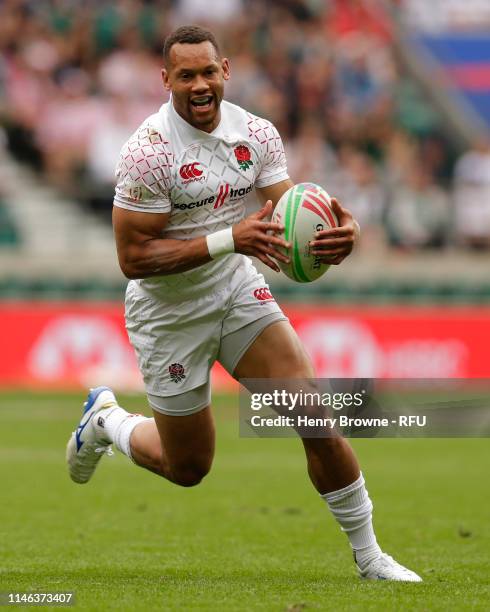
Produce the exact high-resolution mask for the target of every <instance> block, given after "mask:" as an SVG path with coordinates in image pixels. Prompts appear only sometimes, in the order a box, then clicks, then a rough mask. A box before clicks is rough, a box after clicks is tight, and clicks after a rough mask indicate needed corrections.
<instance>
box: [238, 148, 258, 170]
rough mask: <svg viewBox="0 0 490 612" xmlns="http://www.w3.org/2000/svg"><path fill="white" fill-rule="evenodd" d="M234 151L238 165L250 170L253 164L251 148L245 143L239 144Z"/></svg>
mask: <svg viewBox="0 0 490 612" xmlns="http://www.w3.org/2000/svg"><path fill="white" fill-rule="evenodd" d="M233 151H234V153H235V157H236V159H237V162H238V165H239V166H240V168H241V169H242V170H248V169H249V168H250V166H253V161H252V160H251V154H250V149H249V148H248V147H246V146H245V145H238V147H235V148H234V150H233Z"/></svg>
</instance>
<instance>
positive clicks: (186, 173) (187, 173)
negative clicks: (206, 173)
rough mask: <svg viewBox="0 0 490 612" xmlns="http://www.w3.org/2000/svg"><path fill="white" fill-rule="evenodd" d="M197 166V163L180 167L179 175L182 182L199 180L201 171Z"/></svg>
mask: <svg viewBox="0 0 490 612" xmlns="http://www.w3.org/2000/svg"><path fill="white" fill-rule="evenodd" d="M199 166H200V164H199V162H194V163H193V164H185V166H181V168H180V170H179V174H180V176H181V177H182V178H183V179H184V180H188V179H193V178H199V177H200V176H202V170H200V169H199Z"/></svg>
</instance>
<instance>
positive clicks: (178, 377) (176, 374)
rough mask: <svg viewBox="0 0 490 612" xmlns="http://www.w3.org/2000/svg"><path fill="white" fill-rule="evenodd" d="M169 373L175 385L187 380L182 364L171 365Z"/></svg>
mask: <svg viewBox="0 0 490 612" xmlns="http://www.w3.org/2000/svg"><path fill="white" fill-rule="evenodd" d="M168 373H169V374H170V378H171V379H172V380H173V381H174V383H178V382H181V381H182V380H184V378H185V370H184V366H183V365H181V364H180V363H173V364H172V365H169V366H168Z"/></svg>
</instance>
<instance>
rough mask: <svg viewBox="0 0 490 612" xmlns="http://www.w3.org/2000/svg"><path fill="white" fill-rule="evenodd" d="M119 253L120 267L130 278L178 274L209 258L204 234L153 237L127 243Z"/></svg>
mask: <svg viewBox="0 0 490 612" xmlns="http://www.w3.org/2000/svg"><path fill="white" fill-rule="evenodd" d="M121 251H122V252H121ZM118 255H119V265H120V267H121V270H122V271H123V274H124V275H125V276H126V277H127V278H130V279H136V278H148V277H151V276H164V275H166V274H177V273H179V272H185V271H187V270H191V269H192V268H197V267H198V266H201V265H203V264H205V263H207V262H209V261H211V257H210V255H209V251H208V247H207V243H206V238H205V237H200V238H193V239H191V240H175V239H171V238H158V239H156V238H155V239H152V240H147V241H145V242H144V243H142V244H138V245H131V246H128V247H127V248H125V249H122V250H120V251H119V252H118Z"/></svg>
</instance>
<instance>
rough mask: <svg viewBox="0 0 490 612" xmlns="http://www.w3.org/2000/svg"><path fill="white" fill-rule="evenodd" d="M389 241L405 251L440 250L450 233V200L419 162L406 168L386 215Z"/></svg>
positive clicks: (414, 162)
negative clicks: (420, 249)
mask: <svg viewBox="0 0 490 612" xmlns="http://www.w3.org/2000/svg"><path fill="white" fill-rule="evenodd" d="M386 227H387V231H388V237H389V240H390V242H391V244H392V245H393V246H396V247H400V248H403V249H417V248H440V247H442V246H444V245H445V244H447V241H448V234H449V230H450V207H449V198H448V195H447V193H446V192H445V190H444V189H442V188H441V187H439V186H438V185H436V184H435V183H434V180H433V177H432V175H431V174H430V172H429V171H428V170H427V168H426V167H425V166H424V164H423V163H422V162H420V160H417V161H413V162H412V164H411V166H410V167H409V168H407V170H406V174H405V177H404V181H403V182H402V183H401V184H400V185H398V186H397V187H396V189H394V191H393V192H392V194H391V198H390V200H389V205H388V208H387V213H386Z"/></svg>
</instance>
